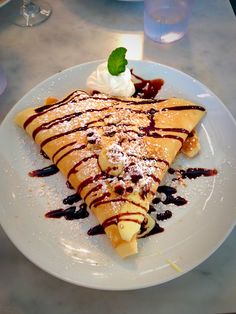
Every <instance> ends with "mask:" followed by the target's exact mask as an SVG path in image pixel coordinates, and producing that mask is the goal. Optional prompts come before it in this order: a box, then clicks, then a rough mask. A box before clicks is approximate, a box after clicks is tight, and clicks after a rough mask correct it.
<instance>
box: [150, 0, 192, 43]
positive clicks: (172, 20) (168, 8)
mask: <svg viewBox="0 0 236 314" xmlns="http://www.w3.org/2000/svg"><path fill="white" fill-rule="evenodd" d="M191 3H192V0H144V32H145V34H146V35H147V36H148V37H149V38H151V39H152V40H154V41H157V42H159V43H171V42H174V41H176V40H179V39H180V38H182V37H183V36H184V35H185V34H186V32H187V30H188V24H189V15H190V7H191Z"/></svg>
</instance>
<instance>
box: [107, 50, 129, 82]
mask: <svg viewBox="0 0 236 314" xmlns="http://www.w3.org/2000/svg"><path fill="white" fill-rule="evenodd" d="M126 51H127V49H126V48H124V47H119V48H116V49H115V50H113V51H112V53H111V54H110V56H109V58H108V63H107V68H108V71H109V72H110V73H111V75H116V76H117V75H119V74H120V73H122V72H125V67H126V65H127V64H128V61H127V60H126V59H125V54H126Z"/></svg>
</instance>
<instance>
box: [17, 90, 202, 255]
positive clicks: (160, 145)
mask: <svg viewBox="0 0 236 314" xmlns="http://www.w3.org/2000/svg"><path fill="white" fill-rule="evenodd" d="M204 113H205V109H204V108H203V107H202V106H199V105H196V104H194V103H192V102H190V101H187V100H184V99H177V98H170V99H167V100H163V101H157V100H150V99H149V100H145V99H138V98H126V99H125V98H115V97H107V96H105V95H94V96H91V95H88V94H87V93H85V92H84V91H80V90H78V91H75V92H73V93H72V94H70V95H69V96H67V97H66V98H65V99H63V100H62V101H58V102H56V103H54V104H48V105H44V106H41V107H37V108H28V109H25V110H24V111H22V112H20V113H18V114H17V116H16V122H17V124H18V125H20V126H21V127H23V128H24V129H25V130H26V132H27V133H28V134H29V135H30V136H31V137H32V138H33V139H34V141H35V142H36V143H37V144H38V145H39V146H40V148H41V149H42V150H43V151H44V152H45V153H46V154H47V155H48V157H49V158H50V159H51V161H52V162H53V163H54V164H55V165H56V166H57V167H58V168H59V169H60V171H61V172H62V173H63V174H64V176H65V177H66V178H67V180H68V181H69V182H70V184H71V185H72V186H73V187H74V189H75V190H76V191H77V193H79V194H80V195H81V197H82V198H83V200H84V201H85V202H86V204H87V205H88V206H89V208H90V209H91V210H92V211H93V213H94V214H95V216H96V217H97V219H98V221H99V223H100V224H101V225H102V226H103V227H104V230H105V232H106V234H107V236H108V238H109V239H110V240H111V242H112V245H113V247H114V248H115V249H116V251H117V252H118V253H119V255H120V256H122V257H126V256H129V255H132V254H135V253H137V251H138V248H137V237H138V235H139V233H140V228H141V225H143V224H146V230H151V228H152V227H153V226H154V221H153V219H152V218H151V217H150V216H149V215H148V210H149V205H150V203H151V202H152V199H153V198H154V196H155V193H156V190H157V188H158V185H159V184H160V182H161V180H162V178H163V177H164V175H165V173H166V171H167V170H168V167H169V166H170V164H171V163H172V162H173V160H174V159H175V157H176V155H177V153H178V152H179V151H180V150H181V148H182V145H183V143H184V142H185V140H186V139H187V137H188V135H189V134H190V132H192V130H193V129H194V128H195V126H196V125H197V124H198V122H199V121H200V120H201V118H202V117H203V115H204Z"/></svg>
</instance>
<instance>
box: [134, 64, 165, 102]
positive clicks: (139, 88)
mask: <svg viewBox="0 0 236 314" xmlns="http://www.w3.org/2000/svg"><path fill="white" fill-rule="evenodd" d="M131 75H132V76H133V77H134V78H135V79H137V80H139V82H137V83H135V84H134V86H135V93H134V95H133V96H134V97H140V98H145V99H153V98H155V97H156V95H157V94H158V92H159V91H160V89H161V88H162V86H163V85H164V81H163V80H162V79H154V80H145V79H143V78H142V77H140V76H138V75H136V74H134V71H133V69H131Z"/></svg>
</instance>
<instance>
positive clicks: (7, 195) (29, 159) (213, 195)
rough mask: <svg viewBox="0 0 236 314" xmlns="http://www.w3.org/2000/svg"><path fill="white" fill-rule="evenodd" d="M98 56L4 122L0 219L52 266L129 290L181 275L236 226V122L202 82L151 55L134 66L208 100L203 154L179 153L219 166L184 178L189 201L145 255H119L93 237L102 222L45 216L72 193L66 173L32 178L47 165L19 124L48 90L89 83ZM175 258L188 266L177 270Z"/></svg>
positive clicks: (170, 90) (29, 251) (72, 278)
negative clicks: (23, 113)
mask: <svg viewBox="0 0 236 314" xmlns="http://www.w3.org/2000/svg"><path fill="white" fill-rule="evenodd" d="M98 63H100V62H92V63H87V64H82V65H78V66H75V67H73V68H70V69H68V70H65V71H63V72H61V73H58V74H56V75H54V76H52V77H51V78H49V79H47V80H46V81H44V82H42V83H40V84H39V85H38V86H36V87H35V88H33V89H32V90H31V91H30V92H29V93H28V94H27V95H25V96H24V97H23V98H22V99H21V100H20V101H19V102H18V103H17V104H16V106H15V107H14V108H13V109H12V110H11V111H10V113H9V114H8V116H7V117H6V119H5V121H4V122H3V123H2V125H1V127H0V176H1V189H0V197H1V204H0V221H1V224H2V226H3V228H4V230H5V232H6V233H7V235H8V236H9V238H10V239H11V240H12V242H13V243H14V244H15V245H16V247H17V248H18V249H19V250H20V251H21V252H22V253H23V254H24V255H25V256H26V257H28V258H29V259H30V260H31V261H32V262H34V263H35V264H36V265H38V266H39V267H41V268H42V269H44V270H46V271H47V272H49V273H51V274H53V275H55V276H57V277H59V278H61V279H64V280H66V281H69V282H72V283H75V284H79V285H82V286H87V287H93V288H99V289H108V290H109V289H110V290H124V289H136V288H141V287H148V286H152V285H156V284H160V283H163V282H166V281H168V280H170V279H173V278H176V277H178V276H180V275H182V274H184V273H185V272H187V271H189V270H191V269H192V268H194V267H195V266H197V265H199V264H200V263H201V262H202V261H204V260H205V259H206V258H207V257H208V256H209V255H210V254H212V253H213V252H214V251H215V250H216V249H217V248H218V247H219V245H220V244H221V243H222V242H223V241H224V239H225V238H226V237H227V235H228V234H229V232H230V231H231V230H232V228H233V226H234V224H235V218H236V210H235V204H236V202H235V187H234V184H235V166H236V163H235V151H236V141H235V134H236V128H235V121H234V120H233V118H232V116H231V115H230V113H229V112H228V110H227V109H226V108H225V107H224V105H223V104H222V102H221V101H220V100H219V99H218V98H217V97H216V96H215V95H214V94H213V93H212V92H211V91H210V90H209V89H208V88H206V87H205V86H204V85H202V84H201V83H199V82H198V81H196V80H195V79H193V78H191V77H190V76H188V75H186V74H184V73H182V72H180V71H177V70H175V69H173V68H170V67H167V66H164V65H161V64H156V63H152V62H147V61H130V62H129V67H132V68H134V71H135V73H136V74H138V75H141V76H143V77H145V78H149V79H151V78H156V77H160V78H163V79H164V80H165V85H164V88H163V89H162V92H161V95H160V96H163V97H169V96H177V97H185V98H187V99H190V100H192V101H195V102H197V103H201V104H203V105H204V106H205V107H206V109H207V115H206V117H205V118H204V120H203V122H202V123H201V124H200V125H199V127H198V130H199V135H200V139H201V145H202V151H201V154H200V155H199V156H198V157H196V158H194V159H193V160H188V159H184V158H183V157H181V158H179V159H178V160H177V161H176V164H178V165H181V166H182V167H188V166H191V167H206V168H217V169H218V171H219V174H218V175H217V176H215V177H208V178H198V179H196V180H192V181H191V180H186V182H187V187H185V188H184V187H183V188H182V189H181V190H180V191H179V194H180V195H184V196H186V197H187V199H188V204H187V205H186V206H183V207H174V206H173V208H171V209H172V210H173V217H172V218H171V219H169V220H167V221H166V222H164V223H163V225H164V227H165V232H163V233H160V234H157V235H154V236H151V237H149V238H146V239H142V240H140V241H139V247H140V253H139V254H138V255H137V256H134V257H132V258H129V259H126V260H121V259H120V258H119V257H118V256H117V255H116V253H115V252H114V250H113V249H112V248H111V246H110V243H109V242H108V240H107V239H106V237H105V236H104V235H100V236H96V237H88V236H87V234H86V231H87V230H88V228H89V227H91V226H93V225H95V224H96V221H95V219H94V217H93V216H92V215H90V216H89V218H87V219H84V220H79V221H78V220H77V221H66V220H64V219H46V218H45V217H44V214H45V212H46V211H48V210H52V209H56V208H59V207H61V206H62V203H61V201H62V199H63V198H64V197H65V196H67V195H68V194H72V193H71V191H68V189H67V188H66V186H65V179H64V178H63V177H62V176H61V175H60V173H58V174H56V175H54V176H51V177H47V178H30V177H29V176H28V175H27V173H28V172H29V171H30V170H32V169H37V168H40V167H42V166H45V165H48V164H49V162H48V161H47V160H44V159H43V158H42V157H41V156H40V155H39V150H38V147H36V145H35V144H34V143H33V142H32V140H31V139H30V138H29V137H28V136H27V135H26V134H25V133H24V131H23V130H21V129H19V128H18V127H17V126H15V125H14V121H13V120H14V116H15V114H16V113H17V112H19V111H20V110H22V109H23V108H26V107H28V106H31V105H38V104H41V103H42V102H43V101H44V99H45V98H46V97H48V96H55V97H58V98H60V97H63V96H64V95H65V94H67V93H70V92H71V91H73V90H74V89H77V88H80V89H81V88H82V89H85V87H86V86H85V82H86V78H87V77H88V75H89V74H90V73H91V72H92V71H93V70H94V69H95V68H96V67H97V65H98ZM170 261H172V262H174V263H176V264H177V265H178V266H179V267H180V268H181V269H182V272H177V271H176V270H175V269H174V268H173V267H172V266H171V263H170Z"/></svg>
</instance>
